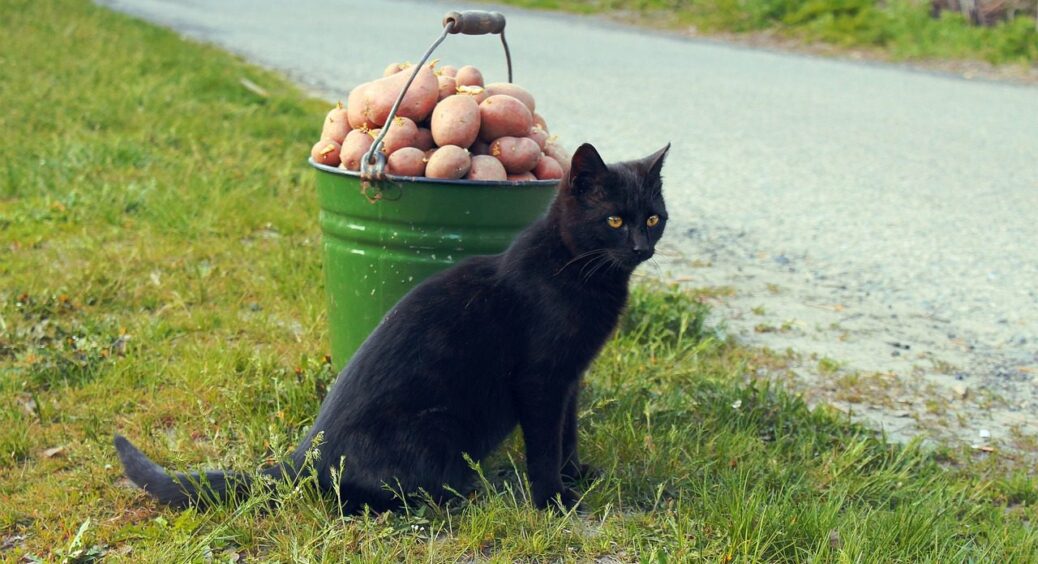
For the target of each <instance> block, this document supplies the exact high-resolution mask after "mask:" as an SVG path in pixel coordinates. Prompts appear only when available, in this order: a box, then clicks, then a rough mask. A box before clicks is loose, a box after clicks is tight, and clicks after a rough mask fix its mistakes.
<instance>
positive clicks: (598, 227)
mask: <svg viewBox="0 0 1038 564" xmlns="http://www.w3.org/2000/svg"><path fill="white" fill-rule="evenodd" d="M669 148H670V145H669V144H668V145H667V146H666V147H664V148H663V149H661V150H660V151H658V152H656V153H655V154H653V155H650V156H648V157H646V158H644V159H641V160H637V161H630V162H623V163H618V164H613V165H606V164H605V163H604V162H603V161H602V158H601V157H600V156H599V155H598V152H597V151H596V150H595V148H594V147H592V146H591V145H589V144H584V145H582V146H581V147H580V148H579V149H577V152H576V153H575V154H574V155H573V160H572V169H571V172H570V175H569V178H568V179H566V181H565V182H563V184H562V186H561V187H560V189H559V193H558V195H557V196H556V198H555V201H554V202H553V203H552V205H551V207H550V208H549V210H548V212H547V214H546V215H545V216H544V217H543V218H542V219H540V220H538V221H537V222H536V223H534V224H533V225H531V226H529V227H528V228H527V229H526V230H525V231H523V232H522V233H521V234H520V235H519V236H518V237H517V238H516V240H515V241H514V242H513V243H512V245H511V246H510V247H509V248H508V249H507V250H506V251H505V252H504V253H502V254H500V255H494V256H481V257H473V258H470V259H468V260H465V261H463V262H461V263H459V264H458V265H456V266H454V267H452V268H450V269H448V270H445V271H443V272H442V273H440V274H438V275H435V276H432V277H430V278H429V279H428V280H426V281H425V282H423V283H421V284H419V285H418V286H417V287H415V288H414V289H413V290H411V292H410V293H408V294H407V295H406V296H405V297H404V298H403V299H402V300H400V302H399V303H397V304H396V306H395V307H394V308H393V309H392V310H391V311H390V312H389V313H388V314H386V317H385V319H384V320H383V321H382V323H381V324H380V325H379V326H378V328H377V329H375V331H374V332H373V333H372V334H371V336H370V337H368V339H367V341H365V342H364V344H363V345H362V346H361V347H360V349H359V350H358V351H357V353H356V354H355V355H354V356H353V359H352V360H351V361H350V363H349V365H347V366H346V368H344V369H343V371H342V372H341V373H340V374H339V377H338V379H337V380H336V382H335V384H334V385H333V386H332V389H331V391H330V392H329V394H328V396H327V397H326V398H325V400H324V403H323V404H322V405H321V410H320V412H319V413H318V415H317V419H316V420H315V421H314V424H313V426H312V428H311V429H310V432H309V433H308V434H307V436H306V438H305V439H304V440H303V441H302V443H301V444H300V445H299V447H298V448H297V449H296V451H295V452H294V453H293V454H292V456H291V457H290V461H289V462H286V463H284V464H281V465H279V466H276V467H273V468H268V469H265V470H264V471H262V473H263V474H266V475H268V476H271V477H273V478H275V479H293V478H294V477H295V476H296V474H297V469H298V468H300V467H301V466H302V465H303V462H304V457H305V456H306V453H307V451H308V450H309V449H311V447H312V444H313V441H314V439H315V437H316V436H317V435H318V434H319V433H320V434H322V437H323V439H322V442H319V443H318V445H317V447H316V448H317V450H318V451H319V453H320V455H319V458H318V459H317V460H316V461H314V462H313V466H312V468H313V470H314V471H315V472H316V477H317V481H318V483H319V484H320V486H321V488H322V489H324V490H325V491H333V490H334V488H335V486H336V484H335V483H334V482H333V473H332V469H333V468H334V469H338V468H339V467H340V465H341V468H342V469H343V471H342V473H341V474H342V475H341V476H340V477H339V478H338V480H339V483H338V484H337V485H338V487H339V488H341V489H340V497H341V499H343V500H344V503H345V505H346V507H345V509H346V510H347V511H356V510H359V509H361V508H363V507H364V506H365V505H367V506H370V507H371V508H372V509H373V510H376V511H382V510H386V509H392V508H396V507H399V505H400V502H401V500H400V497H399V496H398V495H395V494H394V492H404V493H408V492H420V491H423V490H424V492H427V493H428V494H430V495H431V496H432V498H433V499H444V498H446V497H449V495H450V494H449V490H455V491H465V490H466V489H467V486H469V485H470V483H471V480H472V471H471V469H470V466H469V464H468V463H467V462H466V461H465V458H464V454H468V455H469V456H470V457H471V458H472V459H474V460H479V459H481V458H483V457H485V456H486V455H488V454H489V453H490V452H491V451H492V450H493V449H494V448H495V447H497V446H498V444H500V443H501V441H502V440H504V439H505V438H506V437H507V436H508V434H509V433H511V432H512V430H513V429H514V428H515V426H516V424H517V423H518V424H519V426H520V427H521V428H522V431H523V436H524V438H525V443H526V465H527V472H528V474H529V478H530V484H531V486H532V490H533V492H532V493H533V500H534V503H536V504H537V506H538V507H546V506H548V504H549V503H552V502H555V503H561V504H562V505H563V506H565V507H571V506H573V504H574V503H576V501H577V495H576V494H575V493H574V492H573V491H571V490H570V489H568V488H567V487H565V486H564V485H563V481H564V480H567V481H569V480H575V479H579V478H581V477H582V476H584V475H585V473H586V472H587V471H588V469H587V467H586V466H584V465H582V464H581V463H580V459H579V457H578V456H577V393H578V389H579V384H580V378H581V374H582V373H583V372H584V370H585V369H586V368H587V367H588V365H589V364H590V363H591V361H592V360H593V359H594V358H595V356H596V355H597V354H598V352H599V350H600V349H601V347H602V345H603V344H604V343H605V342H606V340H607V339H608V338H609V335H610V334H611V333H612V332H613V330H614V329H615V327H616V325H617V321H618V319H619V317H620V314H621V312H622V310H623V308H624V305H625V303H626V301H627V287H628V281H629V279H630V276H631V273H632V271H633V270H634V269H635V267H636V266H638V264H640V263H641V262H643V261H645V260H646V259H648V258H649V257H651V256H652V255H653V251H654V247H655V244H656V242H657V241H658V240H659V239H660V236H662V235H663V229H664V227H665V226H666V223H667V210H666V207H665V206H664V203H663V195H662V192H661V180H660V169H661V167H662V166H663V160H664V157H665V156H666V154H667V151H668V149H669ZM115 446H116V448H117V449H118V451H119V457H120V458H121V459H122V463H123V467H124V468H125V471H126V475H127V476H128V477H129V478H130V479H131V480H132V481H133V482H134V483H135V484H137V485H138V486H140V487H142V488H144V489H145V490H146V491H147V492H148V493H149V494H151V495H152V496H154V497H156V498H157V499H158V500H159V501H160V502H162V503H165V504H168V505H173V506H185V505H188V504H198V505H206V504H207V503H214V502H219V501H221V500H224V499H226V498H227V497H229V495H230V494H231V493H232V492H236V493H238V494H245V493H247V492H248V490H249V488H250V486H251V484H252V483H253V482H254V478H252V477H249V476H247V475H244V474H238V473H226V472H206V473H205V474H204V477H202V476H200V475H199V474H182V473H178V474H175V475H170V474H167V473H166V471H165V470H163V469H162V468H161V467H159V466H158V465H156V464H155V463H154V462H152V461H151V460H149V459H148V458H147V457H146V456H144V455H143V454H142V453H141V452H140V451H139V450H137V449H136V448H135V447H134V446H133V445H131V444H130V442H129V441H127V440H126V439H125V438H123V437H121V436H118V435H117V436H116V437H115ZM448 488H449V489H448Z"/></svg>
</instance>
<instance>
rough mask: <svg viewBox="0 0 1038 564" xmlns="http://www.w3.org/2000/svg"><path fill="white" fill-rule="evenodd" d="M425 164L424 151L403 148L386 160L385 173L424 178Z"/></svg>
mask: <svg viewBox="0 0 1038 564" xmlns="http://www.w3.org/2000/svg"><path fill="white" fill-rule="evenodd" d="M425 164H426V163H425V152H424V151H422V150H421V149H416V148H414V147H404V148H403V149H399V150H397V151H394V152H393V154H391V155H389V158H388V159H386V172H387V173H389V174H395V175H397V176H425Z"/></svg>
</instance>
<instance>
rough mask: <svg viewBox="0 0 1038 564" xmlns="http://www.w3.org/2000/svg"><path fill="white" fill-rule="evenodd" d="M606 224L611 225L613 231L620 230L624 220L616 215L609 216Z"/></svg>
mask: <svg viewBox="0 0 1038 564" xmlns="http://www.w3.org/2000/svg"><path fill="white" fill-rule="evenodd" d="M606 222H607V223H609V227H612V228H613V229H620V228H621V227H623V224H624V220H623V219H622V218H620V217H619V216H615V215H611V216H609V219H607V220H606Z"/></svg>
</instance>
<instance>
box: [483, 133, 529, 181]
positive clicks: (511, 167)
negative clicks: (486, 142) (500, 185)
mask: <svg viewBox="0 0 1038 564" xmlns="http://www.w3.org/2000/svg"><path fill="white" fill-rule="evenodd" d="M490 155H491V156H493V157H497V160H499V161H501V164H503V165H504V166H505V170H506V171H508V174H519V173H521V172H529V171H531V170H533V168H534V167H535V166H537V161H538V160H540V158H541V148H540V147H538V146H537V143H534V141H533V139H530V138H528V137H501V138H500V139H495V140H494V142H493V143H491V144H490Z"/></svg>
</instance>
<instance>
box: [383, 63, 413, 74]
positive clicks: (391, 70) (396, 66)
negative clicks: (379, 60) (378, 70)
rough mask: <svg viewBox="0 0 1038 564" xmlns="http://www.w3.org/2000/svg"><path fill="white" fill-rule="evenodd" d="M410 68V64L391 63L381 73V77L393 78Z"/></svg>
mask: <svg viewBox="0 0 1038 564" xmlns="http://www.w3.org/2000/svg"><path fill="white" fill-rule="evenodd" d="M410 67H411V63H393V64H391V65H389V66H388V67H386V70H384V71H382V76H393V75H394V74H396V73H398V72H400V71H402V70H404V69H407V68H410Z"/></svg>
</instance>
